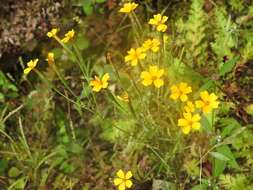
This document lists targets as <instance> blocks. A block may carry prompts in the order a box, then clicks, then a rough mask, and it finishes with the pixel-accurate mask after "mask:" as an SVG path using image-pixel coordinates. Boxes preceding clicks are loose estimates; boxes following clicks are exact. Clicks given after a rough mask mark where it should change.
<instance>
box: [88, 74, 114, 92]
mask: <svg viewBox="0 0 253 190" xmlns="http://www.w3.org/2000/svg"><path fill="white" fill-rule="evenodd" d="M109 78H110V76H109V74H108V73H106V74H104V76H103V77H102V79H99V78H98V77H97V76H95V79H94V80H92V81H90V86H91V87H92V90H93V91H95V92H99V91H100V90H101V89H102V88H107V87H108V80H109Z"/></svg>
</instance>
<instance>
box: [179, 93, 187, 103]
mask: <svg viewBox="0 0 253 190" xmlns="http://www.w3.org/2000/svg"><path fill="white" fill-rule="evenodd" d="M180 100H181V101H182V102H186V101H187V100H188V97H187V95H185V94H182V95H181V96H180Z"/></svg>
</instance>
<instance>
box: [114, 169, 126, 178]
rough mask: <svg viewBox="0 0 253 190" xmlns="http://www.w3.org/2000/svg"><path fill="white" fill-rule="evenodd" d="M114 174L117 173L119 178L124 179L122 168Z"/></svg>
mask: <svg viewBox="0 0 253 190" xmlns="http://www.w3.org/2000/svg"><path fill="white" fill-rule="evenodd" d="M116 175H117V176H118V177H119V178H121V179H125V174H124V172H123V171H122V170H119V171H118V172H117V173H116Z"/></svg>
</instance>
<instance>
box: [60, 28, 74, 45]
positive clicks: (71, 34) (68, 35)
mask: <svg viewBox="0 0 253 190" xmlns="http://www.w3.org/2000/svg"><path fill="white" fill-rule="evenodd" d="M64 36H65V37H64V38H63V39H62V40H61V41H62V42H63V43H68V42H69V41H70V40H71V39H73V38H74V36H75V31H74V29H72V30H70V31H68V32H67V33H66V34H65V35H64Z"/></svg>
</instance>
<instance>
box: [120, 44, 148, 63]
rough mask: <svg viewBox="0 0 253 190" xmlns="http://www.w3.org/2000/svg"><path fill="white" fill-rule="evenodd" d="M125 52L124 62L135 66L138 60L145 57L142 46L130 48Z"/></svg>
mask: <svg viewBox="0 0 253 190" xmlns="http://www.w3.org/2000/svg"><path fill="white" fill-rule="evenodd" d="M127 53H128V55H127V56H125V62H130V63H131V65H132V66H136V65H137V64H138V62H139V60H142V59H144V58H145V57H146V53H145V52H144V50H143V49H142V48H136V49H134V48H131V49H130V50H129V51H128V52H127Z"/></svg>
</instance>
